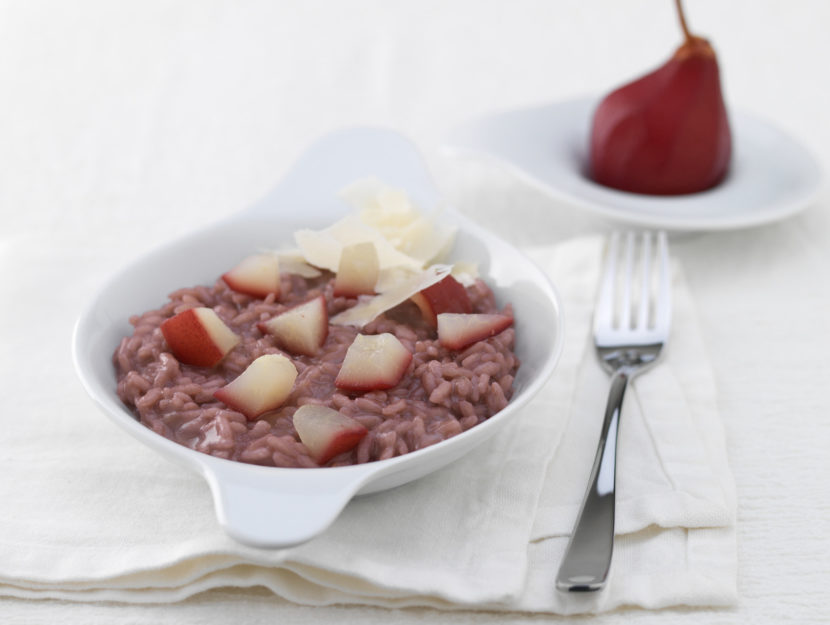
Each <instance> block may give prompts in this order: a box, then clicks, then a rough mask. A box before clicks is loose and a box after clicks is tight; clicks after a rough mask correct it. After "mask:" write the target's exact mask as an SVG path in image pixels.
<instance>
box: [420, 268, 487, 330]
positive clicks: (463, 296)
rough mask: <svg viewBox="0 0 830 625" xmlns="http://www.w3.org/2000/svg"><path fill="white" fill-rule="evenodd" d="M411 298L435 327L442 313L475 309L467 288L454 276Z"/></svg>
mask: <svg viewBox="0 0 830 625" xmlns="http://www.w3.org/2000/svg"><path fill="white" fill-rule="evenodd" d="M410 299H411V300H412V301H413V302H415V304H416V305H417V306H418V308H419V309H420V310H421V315H422V316H423V318H424V320H425V321H426V322H427V323H428V324H429V325H431V326H432V327H433V328H434V327H435V325H436V323H437V320H436V317H437V316H438V315H439V314H441V313H469V312H472V310H473V305H472V303H471V302H470V296H469V295H467V289H465V288H464V285H462V284H461V283H460V282H459V281H458V280H456V279H455V278H453V277H452V276H447V277H446V278H444V279H442V280H441V281H440V282H436V283H435V284H433V285H432V286H429V287H427V288H425V289H424V290H422V291H419V292H418V293H416V294H415V295H413V296H412V297H411V298H410Z"/></svg>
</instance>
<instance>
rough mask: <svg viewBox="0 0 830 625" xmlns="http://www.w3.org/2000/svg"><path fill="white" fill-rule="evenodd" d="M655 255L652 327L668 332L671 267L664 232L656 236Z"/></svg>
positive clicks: (669, 322) (667, 243)
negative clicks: (654, 306)
mask: <svg viewBox="0 0 830 625" xmlns="http://www.w3.org/2000/svg"><path fill="white" fill-rule="evenodd" d="M657 253H658V262H659V263H660V269H659V276H658V285H657V303H656V309H655V322H654V327H655V328H657V329H659V330H663V331H668V329H669V325H670V324H671V267H670V266H669V242H668V237H667V236H666V233H665V231H660V232H659V233H658V234H657Z"/></svg>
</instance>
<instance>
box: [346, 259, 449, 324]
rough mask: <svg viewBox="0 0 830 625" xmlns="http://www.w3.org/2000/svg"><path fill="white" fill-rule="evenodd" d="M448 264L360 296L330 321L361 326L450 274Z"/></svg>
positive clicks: (434, 266) (428, 269)
mask: <svg viewBox="0 0 830 625" xmlns="http://www.w3.org/2000/svg"><path fill="white" fill-rule="evenodd" d="M451 271H452V267H451V266H449V265H432V266H431V267H429V268H427V269H426V270H424V271H422V272H420V273H418V274H415V275H411V276H409V277H408V278H406V279H405V280H404V281H402V282H399V283H398V284H397V285H396V286H394V287H393V288H390V289H389V290H388V291H386V292H384V293H380V294H379V295H375V296H374V297H368V298H361V299H360V301H359V302H358V303H357V305H355V306H353V307H352V308H349V309H348V310H344V311H343V312H342V313H339V314H337V315H335V316H334V317H332V318H331V320H330V321H331V323H332V324H334V325H341V326H357V327H362V326H365V325H366V324H367V323H369V322H370V321H372V320H373V319H374V318H375V317H377V316H378V315H379V314H381V313H383V312H386V311H387V310H390V309H392V308H394V307H395V306H397V305H398V304H400V303H402V302H405V301H406V300H408V299H409V298H410V297H412V296H413V295H415V293H417V292H418V291H423V290H424V289H426V288H427V287H430V286H432V285H433V284H435V283H436V282H440V281H441V280H443V279H444V278H445V277H446V276H448V275H449V274H450V272H451Z"/></svg>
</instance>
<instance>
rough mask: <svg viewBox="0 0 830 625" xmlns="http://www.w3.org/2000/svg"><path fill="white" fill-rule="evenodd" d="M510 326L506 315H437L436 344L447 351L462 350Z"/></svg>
mask: <svg viewBox="0 0 830 625" xmlns="http://www.w3.org/2000/svg"><path fill="white" fill-rule="evenodd" d="M511 325H513V317H509V316H507V315H499V314H469V315H467V314H460V313H441V314H440V315H438V342H439V343H440V344H441V345H442V346H443V347H446V348H447V349H453V350H459V349H464V348H465V347H467V346H468V345H472V344H473V343H476V342H477V341H481V340H482V339H487V338H490V337H491V336H495V335H496V334H499V333H500V332H502V331H504V330H506V329H507V328H509V327H510V326H511Z"/></svg>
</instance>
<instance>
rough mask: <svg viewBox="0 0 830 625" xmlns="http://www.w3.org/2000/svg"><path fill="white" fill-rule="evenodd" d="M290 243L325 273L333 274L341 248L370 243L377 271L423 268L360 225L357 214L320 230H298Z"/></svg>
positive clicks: (369, 227)
mask: <svg viewBox="0 0 830 625" xmlns="http://www.w3.org/2000/svg"><path fill="white" fill-rule="evenodd" d="M294 240H295V241H296V242H297V245H298V246H299V248H300V251H301V252H302V253H303V256H304V257H305V259H306V260H307V261H308V262H309V263H311V264H312V265H314V266H315V267H321V268H323V269H328V270H329V271H334V272H336V271H337V267H338V266H339V265H340V254H341V253H342V252H343V248H344V247H346V246H348V245H354V244H356V243H366V242H370V243H374V245H375V249H376V250H377V253H378V262H379V265H380V268H381V269H386V268H388V267H399V266H400V267H411V268H412V269H420V268H421V267H423V263H422V262H420V261H418V260H417V259H414V258H411V257H410V256H407V255H406V254H404V253H402V252H400V251H398V250H397V249H395V247H394V246H393V245H392V244H391V243H390V242H389V241H388V240H386V238H385V237H384V236H383V234H381V232H380V231H378V230H377V229H376V228H373V227H371V226H369V225H367V224H365V223H363V222H362V221H361V220H360V217H359V216H357V215H347V216H346V217H344V218H343V219H341V220H339V221H337V222H336V223H334V224H332V225H331V226H329V227H328V228H325V229H323V230H298V231H297V232H295V233H294Z"/></svg>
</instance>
